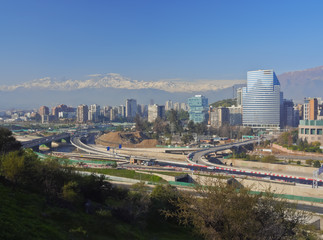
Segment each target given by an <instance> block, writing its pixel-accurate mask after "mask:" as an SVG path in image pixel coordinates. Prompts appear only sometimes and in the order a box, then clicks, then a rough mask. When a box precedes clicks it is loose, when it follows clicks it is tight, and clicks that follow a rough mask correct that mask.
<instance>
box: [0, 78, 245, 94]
mask: <svg viewBox="0 0 323 240" xmlns="http://www.w3.org/2000/svg"><path fill="white" fill-rule="evenodd" d="M90 77H91V78H90V79H88V80H85V81H80V80H66V81H57V80H55V79H52V78H50V77H46V78H42V79H36V80H33V81H30V82H25V83H22V84H17V85H7V86H0V91H14V90H17V89H47V90H62V91H68V90H77V89H85V88H122V89H157V90H163V91H167V92H196V91H201V92H203V91H210V90H213V91H216V90H219V89H224V88H228V87H231V86H233V85H235V84H243V83H245V81H244V80H213V81H212V80H204V81H197V82H187V81H186V82H185V81H176V82H172V81H165V80H161V81H156V82H153V81H138V80H132V79H130V78H127V77H123V76H122V75H120V74H117V73H109V74H104V75H103V74H96V75H90Z"/></svg>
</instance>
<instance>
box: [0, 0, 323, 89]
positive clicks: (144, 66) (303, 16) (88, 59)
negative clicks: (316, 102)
mask: <svg viewBox="0 0 323 240" xmlns="http://www.w3.org/2000/svg"><path fill="white" fill-rule="evenodd" d="M278 3H279V7H277V5H278ZM322 6H323V3H322V2H320V1H311V2H310V3H308V2H306V3H305V2H295V1H284V2H281V1H279V2H278V1H271V2H270V4H269V3H268V4H267V3H265V2H259V1H244V2H240V1H233V2H227V1H207V2H204V3H203V4H201V3H197V2H195V1H185V4H184V3H182V2H176V1H163V2H149V1H139V0H138V1H135V2H134V1H122V2H118V1H117V2H116V1H104V2H103V1H101V2H95V3H94V2H93V1H69V2H66V1H55V2H52V3H50V2H42V1H33V2H28V3H27V2H25V1H15V2H10V1H7V2H3V3H1V10H0V13H1V14H0V19H1V21H0V27H1V29H2V38H1V39H0V46H1V52H2V54H1V56H0V62H1V65H2V71H1V72H0V85H12V84H19V83H23V82H28V81H31V80H34V79H42V78H44V77H50V78H54V79H57V80H59V81H62V80H67V79H73V80H84V79H86V78H87V76H88V75H90V74H106V73H119V74H121V75H123V76H126V77H130V78H132V79H136V80H139V81H158V80H162V79H166V80H172V81H174V80H185V81H196V80H200V79H208V80H236V79H238V80H241V79H245V72H247V71H250V70H253V69H268V68H269V69H272V68H273V69H275V71H276V72H277V73H278V74H280V73H283V72H287V71H294V70H300V69H306V68H310V67H315V66H320V65H322V62H323V61H322V60H323V59H322V56H323V54H322V51H323V48H322V47H321V46H322V33H321V32H320V31H318V30H317V29H320V23H321V22H322V20H323V19H322V18H323V16H322V15H321V13H320V9H321V7H322ZM256 9H262V11H257V10H256ZM273 13H275V17H272V14H273ZM17 69H18V70H19V71H17Z"/></svg>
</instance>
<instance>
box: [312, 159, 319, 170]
mask: <svg viewBox="0 0 323 240" xmlns="http://www.w3.org/2000/svg"><path fill="white" fill-rule="evenodd" d="M313 167H315V168H320V167H321V163H320V161H319V160H316V161H314V164H313Z"/></svg>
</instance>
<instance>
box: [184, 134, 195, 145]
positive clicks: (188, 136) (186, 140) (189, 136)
mask: <svg viewBox="0 0 323 240" xmlns="http://www.w3.org/2000/svg"><path fill="white" fill-rule="evenodd" d="M181 140H182V142H183V143H184V144H188V143H190V142H191V141H193V140H194V137H193V136H192V134H185V135H184V136H183V137H182V138H181Z"/></svg>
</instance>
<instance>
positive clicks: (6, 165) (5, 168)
mask: <svg viewBox="0 0 323 240" xmlns="http://www.w3.org/2000/svg"><path fill="white" fill-rule="evenodd" d="M24 168H25V156H24V155H22V154H20V153H19V152H17V151H15V152H10V153H8V154H6V155H5V156H3V159H2V160H1V175H3V176H4V177H5V178H6V179H8V180H9V181H12V182H13V183H14V184H15V185H16V184H17V182H18V181H19V180H20V179H22V177H23V172H24Z"/></svg>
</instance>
